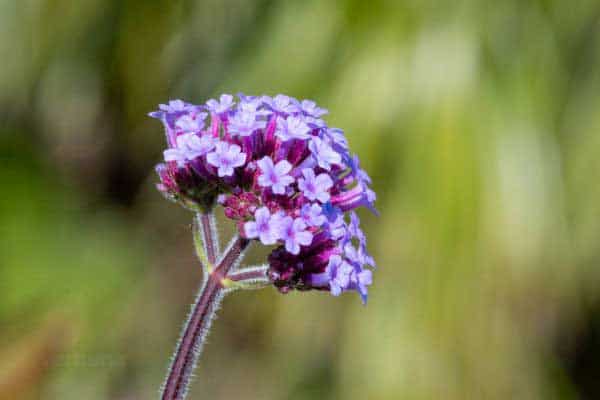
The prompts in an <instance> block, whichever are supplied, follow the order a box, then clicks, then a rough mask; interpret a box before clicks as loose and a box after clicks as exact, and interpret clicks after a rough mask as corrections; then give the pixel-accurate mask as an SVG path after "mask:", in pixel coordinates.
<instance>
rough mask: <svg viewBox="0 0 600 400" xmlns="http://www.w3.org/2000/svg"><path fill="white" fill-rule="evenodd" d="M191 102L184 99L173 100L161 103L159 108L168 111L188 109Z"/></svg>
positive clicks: (174, 111)
mask: <svg viewBox="0 0 600 400" xmlns="http://www.w3.org/2000/svg"><path fill="white" fill-rule="evenodd" d="M190 106H191V104H188V103H185V102H184V101H183V100H179V99H178V100H171V101H169V103H168V104H159V105H158V109H159V110H161V111H164V112H168V113H176V112H184V111H188V110H189V108H190Z"/></svg>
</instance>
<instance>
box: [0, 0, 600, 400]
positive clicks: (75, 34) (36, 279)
mask: <svg viewBox="0 0 600 400" xmlns="http://www.w3.org/2000/svg"><path fill="white" fill-rule="evenodd" d="M240 91H242V92H244V93H247V94H262V93H266V94H271V95H274V94H276V93H280V92H281V93H286V94H289V95H293V96H295V97H299V98H312V99H315V100H317V101H318V103H319V104H320V105H322V106H324V107H327V108H329V109H330V111H331V113H330V116H329V117H328V122H329V123H330V124H332V125H334V126H339V127H342V128H344V129H345V131H346V132H347V135H348V137H349V140H350V143H351V145H352V147H353V148H354V150H355V151H356V152H357V153H358V154H359V155H360V156H361V158H362V160H363V161H362V164H363V166H364V167H365V168H366V169H367V170H368V171H369V172H370V173H371V175H372V177H373V180H374V188H375V190H376V191H377V192H378V194H379V201H378V208H379V210H380V211H381V216H380V217H379V218H376V217H374V216H371V215H369V214H368V213H363V214H362V215H363V217H364V218H363V224H364V226H365V229H366V230H367V233H368V236H369V237H370V243H371V249H372V253H373V254H374V256H375V258H376V260H377V261H378V265H379V268H378V270H377V271H376V273H375V283H374V285H373V286H372V288H371V291H370V292H371V294H370V299H369V305H368V306H367V307H363V306H362V305H361V304H360V300H359V298H358V296H356V295H345V296H342V297H340V298H331V297H330V296H327V295H325V294H323V293H301V294H297V293H292V294H289V295H287V296H282V295H280V294H278V293H277V292H276V291H275V290H273V289H265V290H262V291H255V292H244V293H236V294H235V295H232V296H230V297H228V298H227V299H226V300H225V302H224V305H223V309H222V310H221V311H220V315H219V319H218V320H217V321H216V323H215V325H214V329H213V331H212V333H211V335H210V338H209V343H208V346H207V347H206V348H205V352H204V354H203V356H202V359H201V361H200V366H199V368H198V369H197V379H196V380H195V382H194V384H193V387H192V391H191V396H190V398H192V399H291V400H301V399H342V398H343V399H346V400H354V399H375V400H379V399H383V400H386V399H394V400H395V399H595V398H600V269H599V265H598V264H599V263H600V241H599V237H600V186H599V185H598V177H599V176H600V112H599V111H600V2H598V1H597V0H577V1H562V0H554V1H553V0H528V1H523V0H503V1H498V2H488V1H475V0H458V1H434V0H402V1H400V0H397V1H393V0H389V1H385V0H372V1H363V0H343V1H324V0H303V1H269V0H255V1H249V0H204V1H200V0H198V1H192V0H189V1H183V0H169V1H165V0H161V1H158V0H157V1H142V0H137V1H136V0H128V1H119V0H78V1H68V0H19V1H17V0H12V1H11V0H2V1H0V182H1V185H0V399H11V400H12V399H67V400H68V399H86V400H95V399H117V400H120V399H123V400H125V399H152V398H155V397H156V396H157V390H158V387H159V385H160V383H161V382H162V379H163V375H164V373H165V372H166V365H167V361H168V359H169V357H170V354H171V351H172V350H173V348H174V343H175V340H176V338H177V337H178V335H179V331H180V326H181V323H182V321H183V319H184V317H185V315H186V313H187V311H188V309H189V304H190V303H191V302H192V301H193V297H194V294H195V291H196V288H197V285H198V283H199V282H200V279H201V271H200V269H199V267H198V266H197V264H196V262H195V260H194V258H193V257H194V256H193V249H192V242H191V233H190V222H191V219H190V218H191V216H190V215H189V214H188V213H187V212H186V211H184V210H182V209H180V208H178V207H177V206H176V205H174V204H171V203H169V202H167V201H165V200H164V199H163V198H162V197H161V196H160V195H159V194H158V193H157V192H156V190H155V189H154V183H155V182H156V177H155V176H154V172H153V165H154V164H155V163H156V162H157V161H158V160H159V159H160V158H161V150H162V148H163V146H164V143H163V140H164V137H163V133H162V127H161V126H160V124H159V123H158V122H156V121H154V120H151V119H150V118H148V117H147V116H146V114H147V113H148V112H149V111H151V110H154V109H155V108H156V105H157V104H158V103H164V102H166V101H167V100H168V99H170V98H183V99H185V100H187V101H191V102H203V101H205V100H206V99H208V98H210V97H214V96H216V95H218V94H220V93H222V92H230V93H237V92H240ZM226 231H227V230H226V229H225V230H224V232H223V234H224V236H225V235H226V234H227V232H226ZM252 257H254V258H256V257H260V255H256V254H255V255H253V256H252V255H251V258H252Z"/></svg>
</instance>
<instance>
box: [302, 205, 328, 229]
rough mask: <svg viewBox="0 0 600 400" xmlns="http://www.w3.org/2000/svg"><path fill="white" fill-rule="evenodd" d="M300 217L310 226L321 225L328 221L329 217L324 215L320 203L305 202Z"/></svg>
mask: <svg viewBox="0 0 600 400" xmlns="http://www.w3.org/2000/svg"><path fill="white" fill-rule="evenodd" d="M300 218H302V220H303V221H304V223H305V224H306V225H308V226H321V225H323V224H324V223H325V222H327V218H326V217H325V216H324V215H323V212H322V209H321V206H320V205H318V204H314V203H313V204H305V205H303V206H302V209H301V210H300Z"/></svg>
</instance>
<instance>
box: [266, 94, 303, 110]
mask: <svg viewBox="0 0 600 400" xmlns="http://www.w3.org/2000/svg"><path fill="white" fill-rule="evenodd" d="M263 101H264V102H265V104H267V105H268V106H269V107H271V109H272V110H273V111H275V112H277V113H280V114H291V113H294V112H296V111H298V107H297V106H296V105H295V104H294V102H293V101H292V99H291V98H290V97H288V96H285V95H283V94H278V95H277V96H275V97H273V98H270V97H268V96H264V97H263Z"/></svg>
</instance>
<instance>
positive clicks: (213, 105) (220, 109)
mask: <svg viewBox="0 0 600 400" xmlns="http://www.w3.org/2000/svg"><path fill="white" fill-rule="evenodd" d="M231 107H233V96H232V95H230V94H222V95H221V97H220V99H219V101H217V100H215V99H210V100H208V101H207V102H206V108H207V109H208V110H209V111H210V112H212V113H215V114H223V113H225V112H227V111H229V109H230V108H231Z"/></svg>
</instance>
